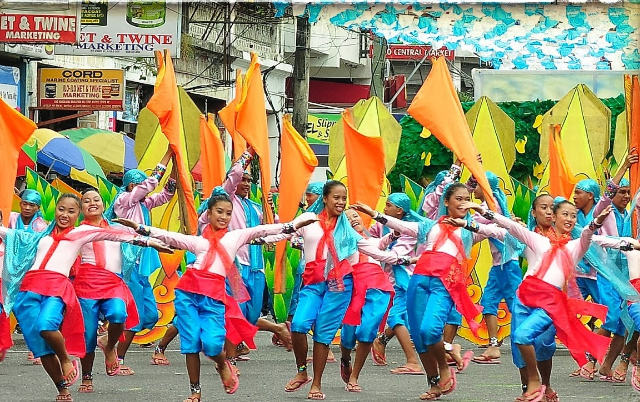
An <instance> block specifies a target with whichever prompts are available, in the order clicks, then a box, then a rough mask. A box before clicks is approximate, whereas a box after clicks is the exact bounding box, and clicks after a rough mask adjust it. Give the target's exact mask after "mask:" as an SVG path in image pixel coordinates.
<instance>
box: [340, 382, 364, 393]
mask: <svg viewBox="0 0 640 402" xmlns="http://www.w3.org/2000/svg"><path fill="white" fill-rule="evenodd" d="M344 390H345V391H347V392H362V387H361V386H360V385H358V384H354V383H352V382H348V383H347V386H346V387H345V388H344Z"/></svg>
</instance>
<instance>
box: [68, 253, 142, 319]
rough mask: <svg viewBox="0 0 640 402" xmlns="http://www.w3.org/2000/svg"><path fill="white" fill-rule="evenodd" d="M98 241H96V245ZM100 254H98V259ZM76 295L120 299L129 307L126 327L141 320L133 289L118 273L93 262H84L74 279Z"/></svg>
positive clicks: (88, 297)
mask: <svg viewBox="0 0 640 402" xmlns="http://www.w3.org/2000/svg"><path fill="white" fill-rule="evenodd" d="M98 243H102V242H94V243H93V245H94V250H95V246H96V244H98ZM97 258H98V256H97V255H96V259H97ZM73 287H74V289H75V291H76V296H77V297H81V298H83V299H92V300H102V299H120V300H122V301H124V303H125V305H126V307H127V319H126V321H125V323H124V326H125V328H126V329H129V328H133V327H135V326H136V325H138V323H139V322H140V318H139V316H138V309H137V308H136V302H135V300H134V299H133V295H132V294H131V290H129V287H128V286H127V284H126V283H125V282H124V281H123V280H122V278H120V277H119V276H118V275H116V274H114V273H113V272H111V271H108V270H106V269H105V268H104V267H97V266H95V265H91V264H82V265H80V269H79V270H78V273H77V275H76V277H75V279H74V281H73Z"/></svg>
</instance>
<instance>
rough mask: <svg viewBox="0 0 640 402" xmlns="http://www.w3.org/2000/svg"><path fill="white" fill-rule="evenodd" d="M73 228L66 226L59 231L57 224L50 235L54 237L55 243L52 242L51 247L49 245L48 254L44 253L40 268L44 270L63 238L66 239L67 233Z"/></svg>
mask: <svg viewBox="0 0 640 402" xmlns="http://www.w3.org/2000/svg"><path fill="white" fill-rule="evenodd" d="M72 230H73V226H72V227H69V228H66V229H64V230H63V231H59V230H58V227H57V226H56V227H55V228H54V229H53V230H52V231H51V234H49V236H51V238H52V239H53V243H52V244H51V247H49V250H47V254H45V255H44V258H43V259H42V262H41V263H40V266H39V267H38V269H39V270H44V269H45V268H46V267H47V263H49V260H50V259H51V256H52V255H53V253H55V251H56V249H57V248H58V245H60V242H61V241H62V240H65V239H66V235H67V234H68V233H69V232H70V231H72Z"/></svg>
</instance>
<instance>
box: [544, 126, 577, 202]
mask: <svg viewBox="0 0 640 402" xmlns="http://www.w3.org/2000/svg"><path fill="white" fill-rule="evenodd" d="M561 128H562V126H561V125H560V124H556V125H552V126H549V193H551V195H552V196H554V197H556V196H560V197H564V198H566V199H567V200H570V199H571V193H573V188H574V187H575V186H576V183H578V180H577V179H576V178H575V176H574V175H573V173H571V169H569V163H568V162H567V156H566V154H565V152H564V147H563V146H562V140H561V139H560V130H561Z"/></svg>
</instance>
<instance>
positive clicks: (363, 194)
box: [342, 109, 385, 226]
mask: <svg viewBox="0 0 640 402" xmlns="http://www.w3.org/2000/svg"><path fill="white" fill-rule="evenodd" d="M342 126H343V130H344V157H345V159H346V165H347V181H348V183H347V184H348V187H349V203H350V204H354V203H355V202H362V203H364V204H367V205H371V206H372V207H373V208H375V206H376V204H378V200H379V199H380V194H381V193H382V187H383V185H384V179H385V163H384V157H385V154H384V145H383V143H382V137H380V136H378V137H369V136H366V135H363V134H361V133H359V132H358V130H357V129H356V128H355V123H354V121H353V115H352V113H351V111H350V110H349V109H347V110H345V111H344V112H342ZM367 218H368V217H367ZM363 220H364V221H365V222H364V224H365V226H368V225H369V222H370V219H364V218H363Z"/></svg>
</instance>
